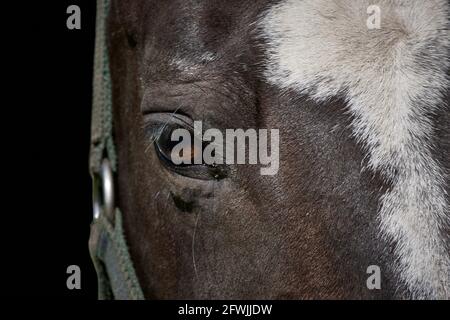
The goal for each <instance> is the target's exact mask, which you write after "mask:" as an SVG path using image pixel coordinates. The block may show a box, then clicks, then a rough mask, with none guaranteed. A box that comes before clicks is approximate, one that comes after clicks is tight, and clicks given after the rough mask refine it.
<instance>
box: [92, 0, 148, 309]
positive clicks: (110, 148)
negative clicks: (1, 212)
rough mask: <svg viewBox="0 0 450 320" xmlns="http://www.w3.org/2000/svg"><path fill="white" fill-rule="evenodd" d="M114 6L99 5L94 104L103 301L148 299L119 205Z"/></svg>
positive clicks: (95, 232)
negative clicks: (111, 42)
mask: <svg viewBox="0 0 450 320" xmlns="http://www.w3.org/2000/svg"><path fill="white" fill-rule="evenodd" d="M109 8H110V0H97V19H96V36H95V61H94V89H93V90H94V99H93V106H92V129H91V130H92V131H91V150H90V160H89V166H90V172H91V176H92V180H93V209H94V220H93V222H92V224H91V234H90V238H89V251H90V254H91V258H92V261H93V263H94V266H95V270H96V272H97V277H98V298H99V299H120V300H123V299H127V300H128V299H133V300H140V299H144V295H143V293H142V289H141V287H140V285H139V281H138V279H137V277H136V273H135V270H134V267H133V263H132V261H131V257H130V254H129V251H128V247H127V244H126V240H125V236H124V232H123V228H122V216H121V213H120V210H119V209H118V208H116V207H115V204H114V172H115V171H116V161H117V160H116V152H115V148H114V141H113V132H112V95H111V75H110V70H109V58H108V47H107V43H106V20H107V17H108V13H109Z"/></svg>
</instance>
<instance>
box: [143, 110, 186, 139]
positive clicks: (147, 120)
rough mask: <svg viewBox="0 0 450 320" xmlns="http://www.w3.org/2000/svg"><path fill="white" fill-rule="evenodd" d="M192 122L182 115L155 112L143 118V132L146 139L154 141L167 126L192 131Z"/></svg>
mask: <svg viewBox="0 0 450 320" xmlns="http://www.w3.org/2000/svg"><path fill="white" fill-rule="evenodd" d="M193 123H194V121H193V120H192V119H191V118H190V117H189V116H186V115H184V114H179V113H176V111H175V112H172V113H169V112H155V113H149V114H147V115H145V116H144V131H145V134H146V135H147V138H148V139H151V140H155V139H157V138H158V137H159V135H160V134H161V132H162V131H163V130H164V129H165V128H166V127H168V126H171V127H175V126H178V127H182V128H185V129H187V130H192V131H193V130H194V124H193Z"/></svg>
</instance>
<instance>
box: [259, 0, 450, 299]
mask: <svg viewBox="0 0 450 320" xmlns="http://www.w3.org/2000/svg"><path fill="white" fill-rule="evenodd" d="M373 4H376V5H378V6H379V7H380V9H381V28H380V29H372V30H369V28H368V27H367V19H368V18H369V15H368V14H367V8H368V7H369V6H370V5H373ZM449 14H450V12H449V5H448V2H447V1H446V0H427V1H424V0H404V1H401V0H399V1H388V0H379V1H376V2H374V1H368V0H357V1H355V0H334V1H330V0H285V1H282V2H281V3H280V4H278V5H275V6H273V7H272V8H271V9H270V10H269V11H268V12H267V14H266V16H265V17H264V18H263V19H262V20H261V25H260V26H261V28H262V30H263V33H264V34H263V36H264V37H265V38H266V39H267V40H268V45H269V48H268V49H267V55H268V57H267V58H268V66H267V70H266V74H265V76H266V77H267V80H268V81H269V82H271V83H272V84H275V85H277V86H279V87H280V88H282V89H288V88H289V89H294V90H297V91H298V92H300V93H304V94H307V95H309V96H310V97H311V98H313V99H315V100H316V101H318V102H323V101H326V100H327V99H329V98H332V97H335V96H344V97H345V98H346V100H347V103H348V107H349V110H350V111H351V112H352V113H353V115H354V117H355V120H354V122H353V132H354V135H355V137H356V138H357V139H358V141H359V142H361V143H364V145H365V146H366V147H368V153H369V154H368V156H369V157H368V160H369V167H370V169H372V170H379V171H380V172H382V174H384V177H385V178H386V179H389V181H391V182H392V185H393V186H392V189H391V190H390V191H389V192H388V193H386V194H385V195H384V196H383V197H382V199H381V206H380V211H379V213H378V217H379V221H380V227H381V230H382V234H383V235H384V236H386V237H387V239H389V240H393V241H395V242H396V243H397V246H396V255H397V260H398V267H397V268H398V269H397V271H398V273H399V275H400V276H401V278H402V279H403V281H404V282H405V284H406V285H407V287H408V288H409V289H410V291H411V293H412V295H413V297H415V298H442V299H444V298H447V299H448V298H450V257H449V255H450V253H449V252H447V251H446V248H445V242H444V240H443V235H442V233H441V232H442V231H443V230H441V229H442V228H444V226H445V222H448V220H449V203H448V195H446V193H445V188H444V186H445V178H446V176H445V175H446V174H447V173H446V172H444V170H443V169H442V168H440V167H439V165H438V163H437V161H436V160H434V159H433V157H432V153H431V146H430V142H429V141H430V140H429V139H430V138H431V137H433V135H434V128H433V123H432V121H431V120H430V119H429V118H428V115H429V114H430V113H432V112H433V110H436V109H437V108H439V106H440V105H442V104H443V103H444V102H443V93H445V92H447V90H449V79H448V76H447V70H448V69H449V67H450V62H449V53H450V43H449V42H450V40H449V39H450V33H449Z"/></svg>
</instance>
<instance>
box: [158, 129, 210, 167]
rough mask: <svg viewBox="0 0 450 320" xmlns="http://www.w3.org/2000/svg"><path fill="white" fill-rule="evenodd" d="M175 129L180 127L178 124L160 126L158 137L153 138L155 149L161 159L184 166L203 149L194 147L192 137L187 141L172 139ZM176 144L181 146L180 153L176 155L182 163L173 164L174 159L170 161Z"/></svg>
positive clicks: (191, 162) (191, 161)
mask: <svg viewBox="0 0 450 320" xmlns="http://www.w3.org/2000/svg"><path fill="white" fill-rule="evenodd" d="M176 129H180V127H179V126H171V125H165V126H164V127H163V128H162V130H161V131H160V133H159V135H158V137H157V138H156V139H155V147H156V151H157V153H158V155H159V156H160V158H161V157H162V160H164V161H167V162H170V164H171V165H174V166H176V165H178V166H184V165H186V164H193V163H194V159H195V157H196V156H197V155H198V154H201V153H202V152H203V149H202V148H201V149H200V150H199V148H198V147H196V146H195V145H194V143H192V139H191V141H189V142H185V141H181V142H180V141H173V140H172V133H173V132H174V130H176ZM183 129H184V128H183ZM192 136H193V135H192V134H191V137H192ZM187 143H188V144H187ZM183 144H184V145H183ZM177 146H178V147H181V148H180V153H179V154H178V157H179V160H180V161H181V162H182V164H175V163H174V161H172V151H173V150H174V148H175V147H177Z"/></svg>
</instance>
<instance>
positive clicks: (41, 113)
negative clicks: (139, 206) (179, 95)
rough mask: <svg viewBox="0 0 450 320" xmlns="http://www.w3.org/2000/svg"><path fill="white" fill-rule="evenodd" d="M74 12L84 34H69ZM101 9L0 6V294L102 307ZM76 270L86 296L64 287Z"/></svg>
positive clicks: (90, 4)
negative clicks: (94, 127) (92, 155)
mask: <svg viewBox="0 0 450 320" xmlns="http://www.w3.org/2000/svg"><path fill="white" fill-rule="evenodd" d="M72 4H75V5H78V6H80V8H81V30H68V29H67V27H66V20H67V18H68V16H69V14H67V13H66V10H67V7H68V6H69V5H72ZM95 9H96V2H95V1H93V0H90V1H88V0H86V1H73V0H72V1H62V0H58V1H33V2H30V3H25V2H20V3H19V2H18V3H16V4H14V8H8V9H6V8H5V7H4V6H3V10H2V17H4V18H6V17H7V18H11V22H9V23H8V28H7V29H6V33H7V38H6V39H5V38H4V40H3V50H2V51H4V52H6V53H7V54H8V56H9V55H10V57H8V59H2V60H4V62H6V65H5V69H4V71H5V70H6V71H7V72H6V73H5V72H3V79H4V83H5V85H4V86H3V90H5V88H7V90H5V91H3V90H2V91H3V93H4V96H3V99H2V100H3V103H2V110H3V111H2V120H3V121H2V123H3V124H2V131H3V134H2V137H3V139H2V140H3V148H2V150H3V151H2V158H3V160H6V164H4V165H3V179H2V180H1V181H2V185H3V188H2V189H3V191H2V206H1V208H2V217H1V218H0V219H1V220H0V225H1V226H2V228H1V230H2V231H1V232H0V237H1V238H0V240H1V242H0V243H1V260H0V268H1V269H0V277H1V282H0V288H1V290H0V294H1V295H6V296H17V295H29V296H34V297H42V296H44V297H45V296H57V297H61V296H63V297H64V296H65V297H83V298H92V299H95V298H96V291H97V284H96V278H95V271H94V269H93V266H92V264H91V262H90V257H89V252H88V238H89V226H90V222H91V219H92V209H91V180H90V176H89V171H88V159H89V140H90V112H91V111H90V110H91V99H92V89H91V87H92V67H93V54H94V34H95V30H94V29H95ZM4 31H5V29H4ZM5 80H6V81H5ZM6 97H7V98H6ZM69 265H78V266H80V268H81V290H68V289H67V287H66V279H67V276H68V275H67V274H66V270H67V267H68V266H69Z"/></svg>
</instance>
